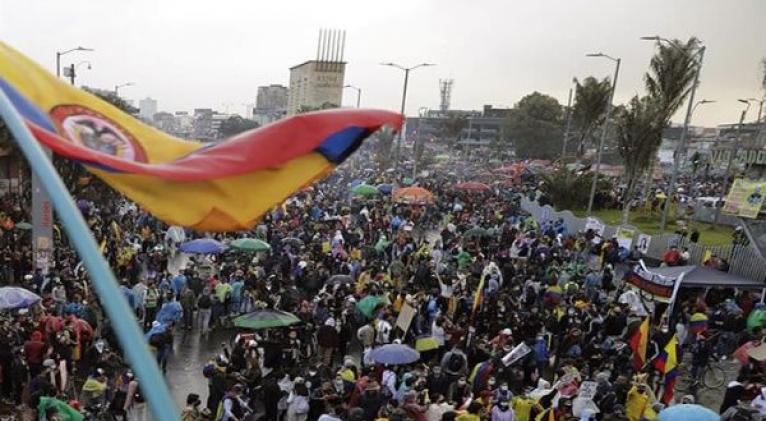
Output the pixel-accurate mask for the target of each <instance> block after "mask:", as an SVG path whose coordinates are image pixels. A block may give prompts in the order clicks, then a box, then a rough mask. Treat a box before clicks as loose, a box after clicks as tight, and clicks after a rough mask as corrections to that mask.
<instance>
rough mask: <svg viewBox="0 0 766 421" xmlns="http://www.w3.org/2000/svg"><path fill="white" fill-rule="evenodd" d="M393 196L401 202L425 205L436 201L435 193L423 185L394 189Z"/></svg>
mask: <svg viewBox="0 0 766 421" xmlns="http://www.w3.org/2000/svg"><path fill="white" fill-rule="evenodd" d="M393 198H394V200H395V201H397V202H400V203H407V204H410V205H415V204H418V205H423V204H427V203H433V202H434V195H433V194H432V193H431V192H430V191H428V190H426V189H424V188H422V187H405V188H402V189H396V190H394V195H393Z"/></svg>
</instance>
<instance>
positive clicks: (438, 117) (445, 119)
mask: <svg viewBox="0 0 766 421" xmlns="http://www.w3.org/2000/svg"><path fill="white" fill-rule="evenodd" d="M510 111H511V110H510V109H509V108H494V107H492V106H491V105H485V106H484V108H483V109H482V110H481V111H478V110H448V111H446V112H443V111H441V110H429V111H427V112H425V113H423V115H421V116H419V117H413V118H407V126H406V128H405V135H406V137H407V138H408V139H411V138H415V137H417V138H419V139H424V140H430V139H436V140H439V139H443V138H444V137H445V136H446V135H445V133H447V132H448V131H449V129H448V127H447V126H448V125H449V124H450V122H451V121H452V120H454V119H462V120H463V122H462V129H461V131H460V134H459V135H458V136H457V144H458V145H460V146H464V147H471V146H489V145H491V144H493V143H495V142H497V141H499V140H500V139H501V137H502V136H503V125H504V124H505V120H506V118H508V114H509V113H510Z"/></svg>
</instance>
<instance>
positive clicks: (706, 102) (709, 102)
mask: <svg viewBox="0 0 766 421" xmlns="http://www.w3.org/2000/svg"><path fill="white" fill-rule="evenodd" d="M713 103H715V101H712V100H711V101H708V100H707V99H702V100H699V101H697V103H696V104H694V107H692V114H694V110H696V109H697V107H698V106H700V105H704V104H713Z"/></svg>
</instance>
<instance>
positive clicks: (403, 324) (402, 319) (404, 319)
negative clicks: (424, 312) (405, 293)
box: [396, 303, 416, 333]
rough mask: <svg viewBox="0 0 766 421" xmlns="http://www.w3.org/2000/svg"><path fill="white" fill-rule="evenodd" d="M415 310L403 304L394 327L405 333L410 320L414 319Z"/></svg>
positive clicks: (408, 327)
mask: <svg viewBox="0 0 766 421" xmlns="http://www.w3.org/2000/svg"><path fill="white" fill-rule="evenodd" d="M415 313H416V310H415V308H414V307H412V306H411V305H409V304H407V303H404V304H403V305H402V309H401V311H399V317H397V318H396V327H398V328H399V329H401V330H402V332H405V333H406V332H407V331H408V330H409V329H410V324H412V319H413V318H415Z"/></svg>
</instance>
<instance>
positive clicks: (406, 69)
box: [380, 63, 436, 167]
mask: <svg viewBox="0 0 766 421" xmlns="http://www.w3.org/2000/svg"><path fill="white" fill-rule="evenodd" d="M380 64H381V65H382V66H390V67H395V68H397V69H399V70H402V71H403V72H404V89H402V111H401V112H402V117H403V118H404V120H405V122H406V121H407V119H406V117H405V116H404V106H405V104H406V103H407V82H408V81H409V78H410V71H411V70H415V69H417V68H419V67H427V66H436V65H435V64H432V63H420V64H418V65H417V66H412V67H403V66H400V65H398V64H396V63H380ZM402 137H404V127H402V130H400V131H399V137H398V138H397V139H396V156H395V157H394V162H395V163H396V167H398V166H399V157H400V156H401V155H400V153H401V149H402Z"/></svg>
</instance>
